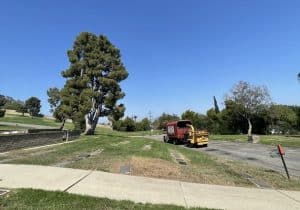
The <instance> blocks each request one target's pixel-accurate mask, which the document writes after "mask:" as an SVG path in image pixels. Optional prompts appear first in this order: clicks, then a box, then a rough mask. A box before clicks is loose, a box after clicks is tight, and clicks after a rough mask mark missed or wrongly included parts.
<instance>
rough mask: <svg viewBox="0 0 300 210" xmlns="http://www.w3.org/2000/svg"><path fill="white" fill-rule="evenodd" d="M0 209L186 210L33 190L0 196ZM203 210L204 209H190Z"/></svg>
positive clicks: (176, 207)
mask: <svg viewBox="0 0 300 210" xmlns="http://www.w3.org/2000/svg"><path fill="white" fill-rule="evenodd" d="M0 209H53V210H59V209H80V210H81V209H120V210H123V209H132V210H134V209H145V210H146V209H149V210H150V209H153V210H156V209H158V210H159V209H161V210H164V209H166V210H168V209H170V210H171V209H174V210H177V209H178V210H179V209H186V208H184V207H181V206H174V205H158V204H141V203H134V202H132V201H117V200H111V199H107V198H96V197H90V196H81V195H74V194H69V193H66V192H58V191H56V192H52V191H43V190H33V189H19V190H13V191H11V192H9V193H8V194H6V195H4V196H0ZM190 209H195V210H196V209H199V210H204V209H206V208H190Z"/></svg>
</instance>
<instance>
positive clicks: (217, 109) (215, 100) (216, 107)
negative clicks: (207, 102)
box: [214, 96, 220, 114]
mask: <svg viewBox="0 0 300 210" xmlns="http://www.w3.org/2000/svg"><path fill="white" fill-rule="evenodd" d="M214 106H215V112H216V114H218V113H220V109H219V105H218V102H217V99H216V97H215V96H214Z"/></svg>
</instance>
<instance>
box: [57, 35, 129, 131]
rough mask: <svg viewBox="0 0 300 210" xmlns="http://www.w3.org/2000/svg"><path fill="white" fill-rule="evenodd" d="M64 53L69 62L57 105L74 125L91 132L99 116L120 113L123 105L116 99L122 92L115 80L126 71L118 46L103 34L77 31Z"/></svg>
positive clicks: (64, 72) (120, 77)
mask: <svg viewBox="0 0 300 210" xmlns="http://www.w3.org/2000/svg"><path fill="white" fill-rule="evenodd" d="M68 57H69V61H70V66H69V68H68V69H67V70H65V71H63V72H62V76H63V77H64V78H66V83H65V86H64V88H63V89H62V90H61V105H60V107H59V108H60V110H61V112H62V113H64V115H66V116H68V117H69V118H71V119H72V120H73V122H74V124H75V128H76V129H81V130H83V131H84V134H87V135H92V134H94V131H95V128H96V125H97V123H98V119H99V118H100V117H103V116H109V115H110V116H122V115H123V112H124V106H123V105H116V103H117V101H118V100H119V99H122V98H123V97H124V96H125V94H124V93H123V92H122V90H121V87H120V85H119V83H120V82H121V81H122V80H124V79H126V78H127V76H128V72H127V71H126V69H125V67H124V65H123V63H122V61H121V54H120V50H119V49H117V48H116V47H115V46H114V45H113V44H112V43H111V42H110V41H109V40H108V39H107V37H105V36H103V35H100V36H96V35H95V34H92V33H88V32H83V33H81V34H79V36H77V38H76V40H75V42H74V45H73V49H71V50H69V51H68ZM119 112H120V113H121V114H116V113H119Z"/></svg>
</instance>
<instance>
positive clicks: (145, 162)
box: [130, 157, 182, 179]
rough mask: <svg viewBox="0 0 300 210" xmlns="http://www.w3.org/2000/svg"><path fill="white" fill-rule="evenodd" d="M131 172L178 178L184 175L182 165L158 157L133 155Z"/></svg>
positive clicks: (149, 175) (141, 174) (137, 174)
mask: <svg viewBox="0 0 300 210" xmlns="http://www.w3.org/2000/svg"><path fill="white" fill-rule="evenodd" d="M130 166H131V168H132V171H131V174H132V175H136V176H146V177H156V178H169V179H178V178H179V177H181V176H182V172H181V169H180V166H178V165H176V164H175V163H171V162H169V161H166V160H161V159H156V158H141V157H132V158H131V160H130Z"/></svg>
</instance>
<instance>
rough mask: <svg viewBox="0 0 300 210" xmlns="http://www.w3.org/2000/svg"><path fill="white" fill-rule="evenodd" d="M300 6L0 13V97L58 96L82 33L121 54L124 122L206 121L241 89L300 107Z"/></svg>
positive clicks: (75, 6) (88, 5)
mask: <svg viewBox="0 0 300 210" xmlns="http://www.w3.org/2000/svg"><path fill="white" fill-rule="evenodd" d="M299 11H300V1H296V0H295V1H276V0H269V1H266V0H257V1H255V0H252V1H250V0H249V1H241V0H235V1H230V0H207V1H204V0H194V1H192V0H187V1H179V0H178V1H176V0H151V1H146V0H145V1H140V0H135V1H133V0H127V1H121V0H119V1H116V0H111V1H100V0H97V1H88V0H85V1H63V0H62V1H56V0H51V1H30V0H28V1H13V0H4V1H1V3H0V26H1V27H0V46H1V50H0V71H1V76H0V93H1V94H4V95H9V96H12V97H14V98H17V99H21V100H25V99H27V98H29V97H30V96H37V97H39V98H40V99H41V100H42V112H43V113H46V114H49V105H48V103H47V95H46V91H47V89H48V88H49V87H55V86H56V87H59V88H61V87H63V85H64V79H63V78H62V77H61V76H60V72H61V71H62V70H64V69H66V68H68V65H69V64H68V59H67V56H66V51H67V50H68V49H70V48H71V47H72V43H73V41H74V39H75V37H76V36H77V35H78V34H79V33H80V32H82V31H89V32H93V33H96V34H105V35H106V36H108V38H109V39H110V40H111V41H112V42H113V43H114V44H115V45H116V46H117V47H118V48H120V50H121V53H122V58H123V62H124V64H125V65H126V68H127V70H128V72H129V74H130V75H129V77H128V79H127V80H126V81H124V82H122V88H123V90H124V91H125V93H126V97H125V98H124V99H123V101H122V102H123V103H125V105H126V107H127V111H126V114H127V115H129V116H131V115H133V114H135V115H138V116H139V117H143V116H147V115H148V112H149V111H151V112H152V114H153V116H158V115H160V114H161V113H162V112H168V113H176V114H180V113H182V112H183V111H184V110H186V109H192V110H195V111H197V112H202V113H205V112H206V110H207V109H209V108H211V107H212V106H213V100H212V97H213V96H214V95H215V96H216V97H217V99H218V101H219V103H220V104H221V103H222V101H223V98H224V95H225V94H226V93H227V92H228V91H229V90H230V88H231V87H232V86H233V85H234V84H235V83H237V82H238V81H239V80H244V81H249V82H250V83H252V84H255V85H266V86H267V87H268V89H269V91H270V94H271V96H272V98H273V101H274V102H276V103H283V104H297V105H300V97H299V94H300V92H299V90H300V83H299V82H298V81H297V79H296V75H297V73H298V72H300V59H299V58H300V13H299Z"/></svg>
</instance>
